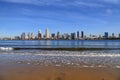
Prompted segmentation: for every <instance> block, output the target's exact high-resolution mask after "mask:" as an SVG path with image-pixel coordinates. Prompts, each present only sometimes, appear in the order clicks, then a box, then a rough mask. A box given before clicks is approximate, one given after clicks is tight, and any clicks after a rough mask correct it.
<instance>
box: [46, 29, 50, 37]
mask: <svg viewBox="0 0 120 80" xmlns="http://www.w3.org/2000/svg"><path fill="white" fill-rule="evenodd" d="M45 37H46V39H49V38H50V33H49V30H48V29H46V30H45Z"/></svg>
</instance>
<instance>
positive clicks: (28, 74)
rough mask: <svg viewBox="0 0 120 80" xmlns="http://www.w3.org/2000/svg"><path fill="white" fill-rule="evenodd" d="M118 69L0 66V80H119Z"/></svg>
mask: <svg viewBox="0 0 120 80" xmlns="http://www.w3.org/2000/svg"><path fill="white" fill-rule="evenodd" d="M0 66H1V65H0ZM119 74H120V69H115V68H79V67H70V66H64V67H62V66H61V67H57V66H33V65H18V66H17V67H16V65H15V64H13V65H5V64H4V65H2V67H0V80H120V75H119Z"/></svg>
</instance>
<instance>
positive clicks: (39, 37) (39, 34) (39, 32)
mask: <svg viewBox="0 0 120 80" xmlns="http://www.w3.org/2000/svg"><path fill="white" fill-rule="evenodd" d="M41 38H42V32H41V30H38V39H41Z"/></svg>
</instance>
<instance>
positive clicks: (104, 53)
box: [0, 40, 120, 68]
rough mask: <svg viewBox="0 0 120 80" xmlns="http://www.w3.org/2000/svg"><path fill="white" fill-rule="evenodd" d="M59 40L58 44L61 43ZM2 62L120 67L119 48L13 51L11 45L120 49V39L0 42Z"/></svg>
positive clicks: (18, 46)
mask: <svg viewBox="0 0 120 80" xmlns="http://www.w3.org/2000/svg"><path fill="white" fill-rule="evenodd" d="M58 43H59V44H58ZM0 47H2V48H5V49H1V50H0V64H2V63H4V62H5V61H6V60H8V61H9V62H13V63H17V64H26V65H30V64H31V65H37V66H39V65H45V66H49V65H54V66H73V67H91V68H93V67H112V68H120V50H119V49H118V50H98V51H96V50H93V51H89V50H88V51H56V50H53V51H49V50H12V49H6V47H10V48H56V47H57V48H59V47H61V48H64V47H87V48H88V47H89V48H91V47H92V48H96V47H97V48H106V47H107V48H120V41H119V40H115V41H112V40H96V41H92V40H90V41H89V40H88V41H81V40H80V41H78V40H75V41H73V40H68V41H64V40H55V41H54V40H53V41H52V40H48V41H44V40H42V41H0Z"/></svg>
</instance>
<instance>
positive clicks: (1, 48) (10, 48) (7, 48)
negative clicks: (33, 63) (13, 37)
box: [0, 47, 13, 50]
mask: <svg viewBox="0 0 120 80" xmlns="http://www.w3.org/2000/svg"><path fill="white" fill-rule="evenodd" d="M0 50H13V48H12V47H0Z"/></svg>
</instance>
